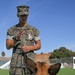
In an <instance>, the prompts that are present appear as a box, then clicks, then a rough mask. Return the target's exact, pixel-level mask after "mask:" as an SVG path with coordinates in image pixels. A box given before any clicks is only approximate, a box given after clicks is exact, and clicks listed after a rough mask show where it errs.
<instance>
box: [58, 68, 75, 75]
mask: <svg viewBox="0 0 75 75" xmlns="http://www.w3.org/2000/svg"><path fill="white" fill-rule="evenodd" d="M58 75H75V69H72V68H62V69H60V71H59V73H58Z"/></svg>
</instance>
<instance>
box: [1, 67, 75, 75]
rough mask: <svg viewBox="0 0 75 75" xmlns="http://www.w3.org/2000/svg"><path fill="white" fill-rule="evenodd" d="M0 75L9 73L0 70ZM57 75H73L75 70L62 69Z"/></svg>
mask: <svg viewBox="0 0 75 75" xmlns="http://www.w3.org/2000/svg"><path fill="white" fill-rule="evenodd" d="M0 75H9V72H8V70H1V69H0ZM58 75H75V69H71V68H62V69H60V71H59V73H58Z"/></svg>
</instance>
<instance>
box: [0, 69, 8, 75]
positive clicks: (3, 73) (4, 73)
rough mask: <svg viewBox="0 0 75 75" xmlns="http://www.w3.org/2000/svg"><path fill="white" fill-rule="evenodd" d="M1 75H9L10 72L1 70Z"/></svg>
mask: <svg viewBox="0 0 75 75" xmlns="http://www.w3.org/2000/svg"><path fill="white" fill-rule="evenodd" d="M0 75H9V71H8V70H1V69H0Z"/></svg>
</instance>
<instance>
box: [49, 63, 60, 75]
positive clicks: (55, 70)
mask: <svg viewBox="0 0 75 75" xmlns="http://www.w3.org/2000/svg"><path fill="white" fill-rule="evenodd" d="M60 67H61V63H56V64H54V65H52V66H50V68H49V70H48V72H49V74H51V75H56V74H57V73H58V72H59V70H60Z"/></svg>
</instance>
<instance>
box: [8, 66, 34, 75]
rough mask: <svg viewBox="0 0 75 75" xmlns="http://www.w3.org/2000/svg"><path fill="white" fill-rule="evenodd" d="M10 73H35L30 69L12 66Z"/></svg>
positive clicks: (13, 74)
mask: <svg viewBox="0 0 75 75" xmlns="http://www.w3.org/2000/svg"><path fill="white" fill-rule="evenodd" d="M9 75H35V74H34V73H32V72H31V71H30V70H29V69H25V68H23V69H21V68H14V67H10V69H9Z"/></svg>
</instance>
